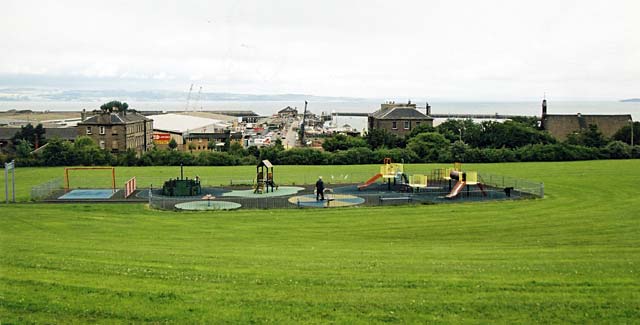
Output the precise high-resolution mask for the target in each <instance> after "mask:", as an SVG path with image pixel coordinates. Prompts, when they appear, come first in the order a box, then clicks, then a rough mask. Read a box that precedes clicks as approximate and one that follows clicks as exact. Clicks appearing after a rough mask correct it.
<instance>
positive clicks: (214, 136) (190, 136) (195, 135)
mask: <svg viewBox="0 0 640 325" xmlns="http://www.w3.org/2000/svg"><path fill="white" fill-rule="evenodd" d="M227 137H229V138H230V139H234V140H239V139H242V133H240V132H233V133H231V132H218V133H192V132H189V134H188V135H186V136H185V138H187V139H200V138H207V139H226V138H227Z"/></svg>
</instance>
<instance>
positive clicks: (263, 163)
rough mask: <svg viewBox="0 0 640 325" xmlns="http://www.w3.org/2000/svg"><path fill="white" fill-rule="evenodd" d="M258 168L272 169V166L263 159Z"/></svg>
mask: <svg viewBox="0 0 640 325" xmlns="http://www.w3.org/2000/svg"><path fill="white" fill-rule="evenodd" d="M260 166H265V167H267V168H272V167H273V165H272V164H271V162H270V161H268V160H266V159H265V160H263V161H261V162H260V163H259V164H258V167H260Z"/></svg>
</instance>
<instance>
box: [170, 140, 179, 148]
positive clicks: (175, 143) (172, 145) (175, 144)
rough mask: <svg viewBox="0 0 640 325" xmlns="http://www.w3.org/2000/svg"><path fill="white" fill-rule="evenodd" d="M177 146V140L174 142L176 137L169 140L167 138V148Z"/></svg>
mask: <svg viewBox="0 0 640 325" xmlns="http://www.w3.org/2000/svg"><path fill="white" fill-rule="evenodd" d="M177 147H178V142H176V139H174V138H171V140H169V149H171V150H176V148H177Z"/></svg>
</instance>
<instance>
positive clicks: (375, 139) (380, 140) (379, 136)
mask: <svg viewBox="0 0 640 325" xmlns="http://www.w3.org/2000/svg"><path fill="white" fill-rule="evenodd" d="M365 140H366V141H367V144H368V145H369V147H370V148H371V149H372V150H375V149H379V148H388V149H393V148H404V147H405V146H406V144H405V141H404V139H401V138H400V137H398V136H397V135H395V134H393V133H390V132H389V131H387V130H385V129H371V130H369V131H368V132H367V134H366V135H365Z"/></svg>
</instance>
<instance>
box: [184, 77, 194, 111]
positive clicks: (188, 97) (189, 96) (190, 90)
mask: <svg viewBox="0 0 640 325" xmlns="http://www.w3.org/2000/svg"><path fill="white" fill-rule="evenodd" d="M192 91H193V84H191V87H189V95H187V107H186V108H185V109H184V111H185V112H188V111H189V102H190V101H191V92H192Z"/></svg>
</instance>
